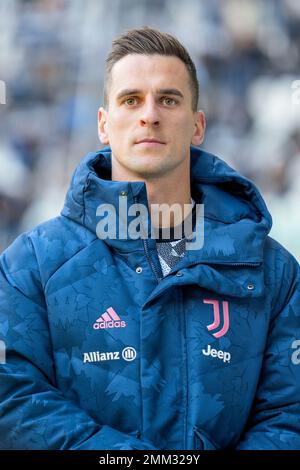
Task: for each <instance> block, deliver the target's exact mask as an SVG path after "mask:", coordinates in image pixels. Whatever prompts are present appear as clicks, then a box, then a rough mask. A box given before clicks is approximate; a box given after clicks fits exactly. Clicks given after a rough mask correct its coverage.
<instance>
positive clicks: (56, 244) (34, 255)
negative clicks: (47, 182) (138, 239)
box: [0, 216, 97, 288]
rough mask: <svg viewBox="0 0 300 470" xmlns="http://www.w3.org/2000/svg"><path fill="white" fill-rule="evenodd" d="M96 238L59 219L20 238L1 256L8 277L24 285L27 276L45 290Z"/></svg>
mask: <svg viewBox="0 0 300 470" xmlns="http://www.w3.org/2000/svg"><path fill="white" fill-rule="evenodd" d="M96 238H97V237H96V235H95V234H93V233H92V232H90V231H89V230H88V229H86V228H85V227H83V226H82V225H79V224H77V223H76V222H73V221H72V220H70V219H68V218H66V217H64V216H58V217H55V218H53V219H50V220H48V221H46V222H43V223H41V224H39V225H37V226H36V227H35V228H34V229H33V230H31V231H28V232H24V233H23V234H21V235H20V236H19V237H17V238H16V240H15V241H14V242H13V243H12V244H11V245H10V246H9V247H8V248H7V249H6V250H5V251H4V252H3V254H2V255H1V258H0V260H1V264H2V266H3V269H4V271H5V272H6V274H7V276H8V277H9V276H10V275H14V278H15V279H16V278H18V279H20V281H22V280H23V282H24V278H26V277H28V276H25V274H26V272H27V273H28V274H29V275H30V278H31V279H33V278H34V280H35V284H36V286H37V287H41V288H44V286H45V285H46V283H47V281H48V279H49V278H50V277H51V276H52V274H53V273H54V272H55V271H56V270H57V269H59V267H60V266H62V265H63V264H64V263H65V262H66V261H68V260H69V259H70V258H72V257H73V256H75V255H76V253H78V252H79V251H81V250H82V249H84V248H85V247H86V246H88V245H89V244H90V243H91V242H92V241H94V240H95V239H96Z"/></svg>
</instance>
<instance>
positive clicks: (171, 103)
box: [162, 96, 177, 106]
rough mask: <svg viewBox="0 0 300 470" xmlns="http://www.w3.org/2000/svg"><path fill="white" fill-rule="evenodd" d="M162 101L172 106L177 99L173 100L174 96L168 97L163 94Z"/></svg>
mask: <svg viewBox="0 0 300 470" xmlns="http://www.w3.org/2000/svg"><path fill="white" fill-rule="evenodd" d="M162 101H163V102H164V103H165V104H166V105H167V106H174V105H175V104H176V103H177V101H176V100H174V98H168V97H167V96H163V98H162Z"/></svg>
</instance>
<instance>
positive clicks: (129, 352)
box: [83, 346, 136, 363]
mask: <svg viewBox="0 0 300 470" xmlns="http://www.w3.org/2000/svg"><path fill="white" fill-rule="evenodd" d="M122 358H123V359H124V360H125V361H128V362H131V361H134V359H135V358H136V350H135V349H134V348H132V347H131V346H127V347H126V348H124V349H123V350H122V351H121V352H120V351H105V352H102V351H90V352H84V353H83V362H84V363H86V362H87V363H91V362H103V361H118V360H120V359H122Z"/></svg>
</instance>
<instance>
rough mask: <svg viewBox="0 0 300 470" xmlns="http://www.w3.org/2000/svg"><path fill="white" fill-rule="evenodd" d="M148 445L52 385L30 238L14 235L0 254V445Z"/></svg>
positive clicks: (43, 309)
mask: <svg viewBox="0 0 300 470" xmlns="http://www.w3.org/2000/svg"><path fill="white" fill-rule="evenodd" d="M37 345H38V347H37ZM153 448H154V447H153V446H152V445H151V443H149V442H144V441H141V440H139V439H138V438H137V436H136V435H127V434H124V433H122V432H119V431H118V430H117V429H113V428H111V427H110V426H107V425H105V423H98V422H96V421H95V420H94V419H92V418H91V417H90V416H89V415H88V414H87V413H86V412H85V411H84V410H82V409H81V408H79V407H78V406H77V404H76V403H73V402H71V401H69V400H67V399H66V398H65V397H64V396H63V394H62V393H61V391H60V390H59V389H57V388H56V386H55V373H54V362H53V356H52V350H51V340H50V335H49V328H48V319H47V309H46V305H45V300H44V295H43V290H42V286H41V281H40V275H39V270H38V267H37V261H36V258H35V255H34V249H33V246H32V243H31V241H30V238H29V237H27V236H26V235H23V236H21V237H19V238H18V239H17V240H16V241H15V242H14V244H13V245H12V246H11V247H10V248H9V249H8V250H7V251H6V252H4V253H3V255H2V256H1V257H0V449H6V450H7V449H69V450H71V449H76V450H83V449H84V450H99V449H122V450H123V449H144V450H145V449H153Z"/></svg>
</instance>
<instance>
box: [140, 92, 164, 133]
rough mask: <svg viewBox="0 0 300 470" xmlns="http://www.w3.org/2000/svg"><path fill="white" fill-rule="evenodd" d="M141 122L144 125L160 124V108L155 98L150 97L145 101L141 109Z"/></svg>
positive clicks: (155, 125)
mask: <svg viewBox="0 0 300 470" xmlns="http://www.w3.org/2000/svg"><path fill="white" fill-rule="evenodd" d="M140 124H141V126H143V127H147V126H154V127H157V126H159V125H160V117H159V110H158V109H157V105H156V103H155V101H154V100H153V99H149V100H148V101H146V102H145V103H144V106H143V107H142V110H141V117H140Z"/></svg>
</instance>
